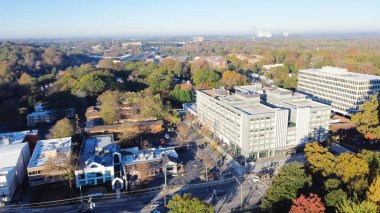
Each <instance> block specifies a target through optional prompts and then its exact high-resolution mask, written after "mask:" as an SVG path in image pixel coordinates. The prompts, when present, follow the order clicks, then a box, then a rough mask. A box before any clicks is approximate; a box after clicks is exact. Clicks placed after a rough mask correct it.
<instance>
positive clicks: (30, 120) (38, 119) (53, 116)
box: [26, 104, 75, 127]
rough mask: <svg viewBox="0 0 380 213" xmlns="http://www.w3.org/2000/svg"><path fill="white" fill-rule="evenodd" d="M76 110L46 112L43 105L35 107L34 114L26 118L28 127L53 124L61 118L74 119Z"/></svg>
mask: <svg viewBox="0 0 380 213" xmlns="http://www.w3.org/2000/svg"><path fill="white" fill-rule="evenodd" d="M74 116H75V109H74V108H67V109H61V110H45V109H44V107H43V106H42V105H40V104H39V105H36V106H34V112H32V113H30V114H28V115H27V116H26V121H27V125H28V126H29V127H34V126H36V125H37V124H45V123H53V122H55V121H57V120H58V119H60V118H63V117H67V118H74Z"/></svg>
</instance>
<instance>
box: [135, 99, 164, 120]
mask: <svg viewBox="0 0 380 213" xmlns="http://www.w3.org/2000/svg"><path fill="white" fill-rule="evenodd" d="M140 112H141V114H142V115H143V116H144V117H146V118H149V117H155V118H157V119H164V118H165V116H166V114H167V112H168V109H167V107H165V106H164V105H163V103H162V100H161V97H160V95H159V94H157V95H154V96H151V95H146V96H145V97H144V98H143V99H142V100H141V105H140Z"/></svg>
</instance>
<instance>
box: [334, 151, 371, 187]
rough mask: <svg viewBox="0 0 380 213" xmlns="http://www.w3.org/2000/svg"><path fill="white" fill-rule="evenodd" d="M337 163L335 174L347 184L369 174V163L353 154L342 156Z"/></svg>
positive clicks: (337, 159)
mask: <svg viewBox="0 0 380 213" xmlns="http://www.w3.org/2000/svg"><path fill="white" fill-rule="evenodd" d="M335 162H336V165H335V169H334V171H335V174H336V175H337V176H338V177H340V178H342V181H343V182H345V183H349V182H350V181H353V180H354V179H355V178H363V177H365V176H366V175H368V173H369V167H368V163H367V162H366V161H365V160H364V159H362V158H359V157H357V156H355V155H353V154H349V153H343V154H340V155H339V156H338V157H337V158H336V160H335Z"/></svg>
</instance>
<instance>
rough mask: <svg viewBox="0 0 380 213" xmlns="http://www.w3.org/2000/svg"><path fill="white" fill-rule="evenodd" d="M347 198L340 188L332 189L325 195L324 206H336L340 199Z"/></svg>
mask: <svg viewBox="0 0 380 213" xmlns="http://www.w3.org/2000/svg"><path fill="white" fill-rule="evenodd" d="M345 199H347V194H346V192H344V191H343V190H342V189H334V190H331V191H329V192H328V193H327V194H326V196H325V204H326V206H330V207H334V208H336V207H337V206H338V205H339V204H340V202H341V201H342V200H345Z"/></svg>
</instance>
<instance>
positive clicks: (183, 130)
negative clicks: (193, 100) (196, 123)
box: [177, 124, 190, 146]
mask: <svg viewBox="0 0 380 213" xmlns="http://www.w3.org/2000/svg"><path fill="white" fill-rule="evenodd" d="M177 135H178V140H179V142H180V145H181V146H183V144H184V143H186V142H187V138H188V137H189V135H190V128H189V127H188V126H187V125H186V124H182V125H178V127H177Z"/></svg>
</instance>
